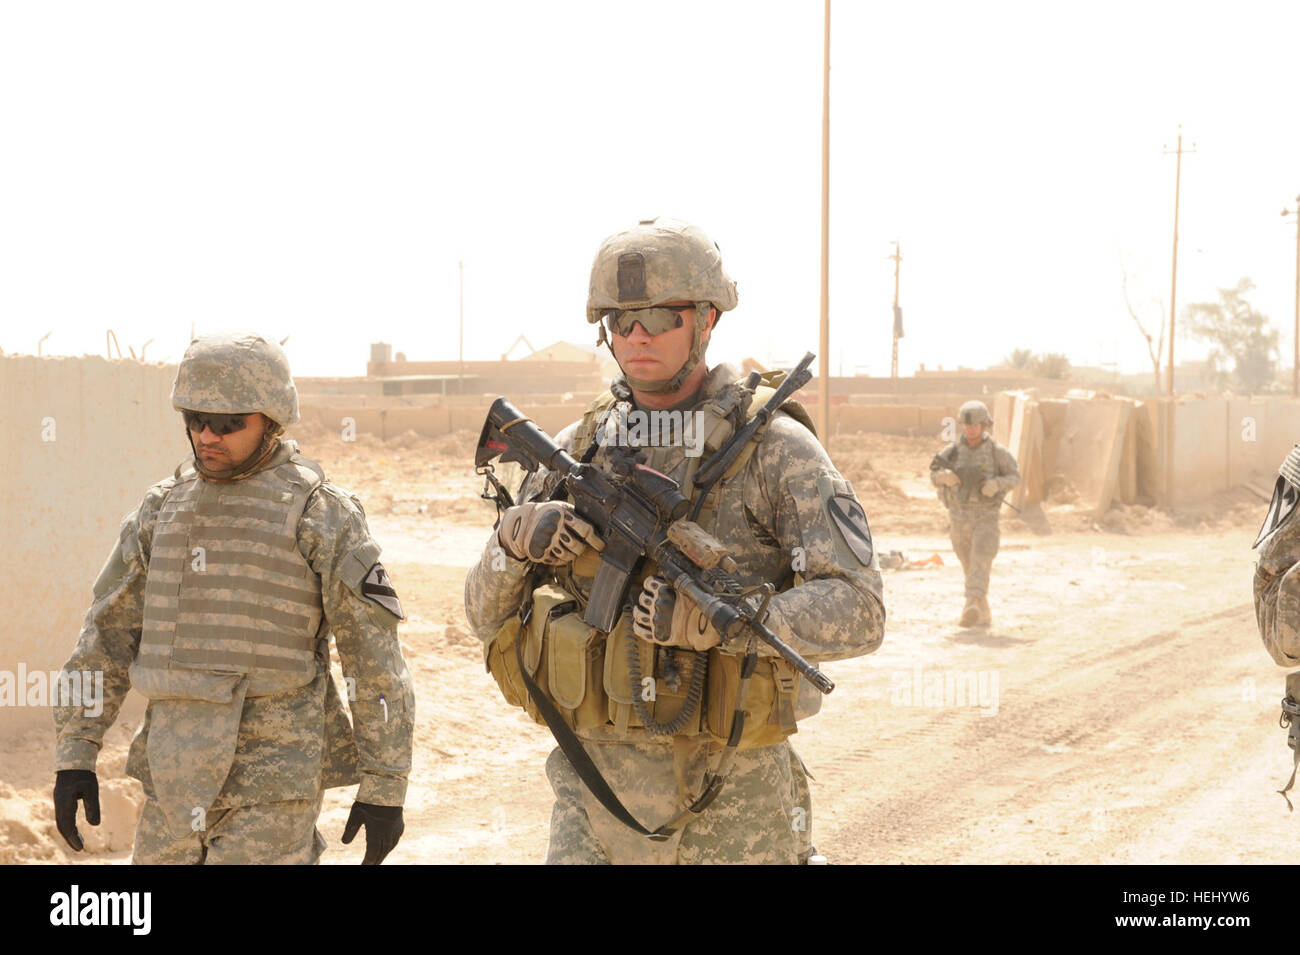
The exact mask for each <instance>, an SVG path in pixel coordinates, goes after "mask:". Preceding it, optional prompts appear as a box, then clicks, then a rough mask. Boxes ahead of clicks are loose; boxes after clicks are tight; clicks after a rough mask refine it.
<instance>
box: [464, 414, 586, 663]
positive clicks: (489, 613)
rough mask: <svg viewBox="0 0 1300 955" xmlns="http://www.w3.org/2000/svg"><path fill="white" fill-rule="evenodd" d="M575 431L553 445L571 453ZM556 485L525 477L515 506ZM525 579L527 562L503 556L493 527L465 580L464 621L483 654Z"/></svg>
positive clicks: (514, 606) (545, 476) (541, 472)
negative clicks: (472, 632)
mask: <svg viewBox="0 0 1300 955" xmlns="http://www.w3.org/2000/svg"><path fill="white" fill-rule="evenodd" d="M576 430H577V424H576V423H575V424H572V425H569V426H568V427H567V428H565V429H564V430H563V431H561V432H560V433H559V434H558V435H556V437H555V442H556V443H557V444H558V445H560V447H562V448H564V449H565V450H566V451H570V452H571V451H572V450H573V435H574V433H575V431H576ZM503 476H504V475H503ZM557 481H558V475H556V474H554V473H552V472H550V471H548V470H547V469H546V468H539V469H538V470H536V471H534V472H533V473H531V474H525V476H524V479H523V480H522V481H521V482H520V484H519V488H518V490H517V491H516V492H515V493H514V499H515V503H516V504H525V503H527V502H528V501H534V500H537V499H538V498H541V497H545V496H547V495H549V493H550V492H551V491H552V490H554V488H555V484H556V483H557ZM503 483H508V482H503ZM527 577H528V562H527V561H523V560H516V559H515V558H514V557H511V556H510V555H509V554H507V553H506V551H505V548H503V547H502V546H501V545H500V543H499V542H498V541H497V532H496V528H495V527H494V528H493V529H492V533H490V534H489V535H488V539H487V542H486V543H485V544H484V545H483V553H482V555H481V556H480V557H479V561H478V563H477V564H475V565H474V566H473V567H472V568H470V571H469V573H468V574H467V575H466V576H465V619H466V620H468V621H469V625H470V629H472V630H473V631H474V635H475V636H476V637H478V638H479V640H480V641H481V642H482V644H483V646H484V649H485V650H486V648H487V647H488V646H489V645H490V644H491V643H492V638H493V637H495V636H496V633H497V631H498V630H500V629H501V626H502V624H504V623H505V622H506V621H507V620H509V619H510V618H511V617H512V616H514V615H515V614H516V613H518V612H519V605H520V604H521V603H523V601H524V596H525V594H524V591H525V589H526V588H527Z"/></svg>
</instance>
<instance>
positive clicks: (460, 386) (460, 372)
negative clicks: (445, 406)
mask: <svg viewBox="0 0 1300 955" xmlns="http://www.w3.org/2000/svg"><path fill="white" fill-rule="evenodd" d="M456 268H457V269H458V270H459V271H460V352H459V353H458V354H457V356H456V394H458V395H463V394H464V393H465V263H464V262H463V261H462V262H457V263H456Z"/></svg>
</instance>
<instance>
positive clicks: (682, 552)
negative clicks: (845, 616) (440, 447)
mask: <svg viewBox="0 0 1300 955" xmlns="http://www.w3.org/2000/svg"><path fill="white" fill-rule="evenodd" d="M812 359H813V356H812V354H808V355H805V356H804V359H803V361H801V362H800V363H799V365H798V366H797V367H796V368H795V370H794V371H793V372H791V374H790V375H789V377H787V378H786V379H785V381H783V382H782V383H781V385H780V386H779V387H778V388H777V390H776V394H774V395H772V397H771V399H769V400H768V401H767V402H766V403H765V404H764V405H763V407H762V408H761V409H759V412H758V414H757V415H755V416H754V418H752V419H751V420H750V421H748V422H747V423H746V424H745V426H744V427H743V428H740V429H739V430H737V432H736V433H735V435H734V436H733V437H732V439H731V440H730V441H729V442H728V443H727V444H726V445H725V446H724V447H723V448H721V449H719V450H718V452H717V453H716V454H715V455H714V457H713V458H711V459H710V460H709V461H708V462H706V463H705V464H704V465H703V466H702V467H701V468H700V471H699V474H698V475H697V477H696V483H697V484H699V485H700V486H701V489H700V494H701V495H702V494H703V493H706V492H707V487H708V485H710V484H711V483H712V482H714V481H716V480H717V479H718V478H719V477H720V476H721V475H722V474H723V473H724V472H725V471H726V469H727V467H728V465H730V464H731V462H732V461H734V460H735V458H736V457H737V456H738V455H739V454H740V452H741V451H742V450H743V449H744V446H745V444H746V443H747V442H748V441H749V440H750V439H751V438H752V437H753V435H754V433H755V432H756V431H757V430H758V429H759V428H762V427H765V426H766V425H767V423H768V421H770V419H771V417H772V415H773V414H775V413H776V411H777V410H778V409H779V408H780V407H781V405H782V404H784V403H785V401H787V400H788V399H789V397H790V396H791V395H792V394H793V393H794V392H795V391H797V390H798V389H799V388H801V387H803V385H804V384H805V383H806V382H807V381H808V379H809V378H811V377H812V376H811V373H810V372H809V371H808V365H809V364H811V363H812ZM757 384H758V374H757V373H753V374H751V375H750V377H749V379H748V380H747V381H746V386H747V387H748V388H749V389H750V390H751V392H752V390H753V388H754V387H756V386H757ZM610 450H611V452H612V458H611V464H612V466H613V470H614V474H613V475H612V476H610V475H606V474H605V473H604V472H602V471H601V470H599V469H598V468H596V467H595V466H594V465H592V464H589V463H583V462H580V461H578V460H576V459H575V458H574V457H573V456H572V455H571V454H569V453H568V452H567V451H565V450H564V449H563V448H561V447H560V446H559V445H558V444H556V443H555V441H554V440H553V439H552V438H551V437H550V436H549V435H548V434H546V432H545V431H543V430H541V429H540V428H539V427H537V425H536V424H534V423H533V421H532V420H531V419H530V418H528V417H527V416H526V415H524V414H523V413H522V412H521V411H519V409H517V408H516V407H515V406H514V405H513V404H511V403H510V401H509V400H507V399H506V398H498V399H497V400H496V401H494V402H493V403H492V407H491V408H490V409H489V410H488V416H487V421H485V422H484V424H483V432H482V434H481V435H480V436H479V443H478V448H477V449H476V451H475V453H474V467H475V470H476V471H478V473H480V474H483V475H484V476H485V477H486V478H487V480H488V481H489V482H491V483H492V484H493V485H494V486H495V487H496V490H497V496H496V498H492V499H494V500H497V502H498V507H503V506H509V503H510V497H509V493H508V492H507V491H506V489H505V488H504V486H502V485H501V483H500V482H499V481H498V480H497V479H496V477H495V476H494V475H493V474H492V464H491V462H492V461H493V460H494V459H495V458H497V457H498V456H500V458H501V462H502V463H503V464H504V463H509V462H517V463H518V464H520V465H522V466H523V467H524V468H525V469H526V470H528V471H530V472H531V471H536V470H537V469H538V468H539V467H543V466H544V467H546V468H548V469H549V470H551V471H554V472H556V473H558V474H560V475H561V477H560V486H561V487H562V488H563V490H565V491H566V492H567V493H568V495H569V497H570V498H572V500H573V507H574V510H575V511H576V512H577V514H578V516H579V517H581V518H582V519H583V520H585V521H587V522H588V523H589V524H591V525H592V526H593V527H594V528H595V529H596V532H597V533H598V534H599V535H600V537H601V539H602V540H603V541H604V542H605V547H604V549H603V550H602V551H601V552H600V568H599V569H598V570H597V572H596V578H595V581H594V582H593V584H592V588H591V597H590V599H589V600H588V602H587V608H586V610H585V611H584V613H583V620H584V622H586V623H587V625H588V626H592V627H595V628H596V629H598V630H602V631H604V632H606V633H608V632H609V631H611V630H612V629H613V628H614V624H615V622H616V621H617V620H618V616H619V613H620V612H621V609H622V606H623V600H624V592H625V591H626V589H627V586H628V581H629V580H630V579H631V578H632V575H633V574H634V573H635V572H636V569H637V566H638V564H639V563H640V562H641V560H642V559H643V558H646V557H648V558H650V559H651V560H653V561H654V562H655V564H656V565H657V566H658V568H659V573H660V574H661V575H662V576H664V577H665V578H667V579H668V580H669V581H670V582H671V583H672V585H673V587H674V588H675V589H676V590H677V592H678V593H679V594H681V595H682V596H684V597H686V598H688V599H690V600H692V601H694V602H695V604H696V605H697V606H698V607H699V608H700V610H701V611H702V612H703V613H704V616H705V617H707V618H708V620H709V622H710V623H711V624H712V625H713V627H714V629H715V630H717V632H718V634H719V635H720V636H721V637H722V639H723V641H725V642H730V641H732V640H736V639H741V638H744V637H748V638H750V639H751V641H752V639H754V638H757V639H759V640H762V641H763V642H764V643H766V644H767V645H768V646H770V647H772V648H773V649H774V650H776V652H777V653H779V654H780V655H781V656H782V657H783V658H784V659H785V660H786V661H788V662H789V663H790V665H791V666H793V667H794V668H795V669H796V670H798V671H799V673H800V674H801V675H802V676H803V677H804V678H805V679H807V680H808V682H809V683H811V684H812V685H813V686H815V687H816V688H817V689H818V690H820V691H821V692H822V693H830V692H831V690H833V689H834V688H835V684H834V683H832V682H831V680H830V679H828V678H827V677H826V675H825V674H823V673H822V672H821V671H820V670H818V669H817V668H816V667H815V666H813V665H812V664H811V663H809V662H808V661H807V660H805V659H804V658H803V657H802V656H800V655H799V653H798V652H796V651H795V650H794V649H793V648H792V647H790V646H789V645H788V644H786V643H785V642H784V641H783V640H781V638H780V637H778V636H777V635H776V634H775V633H773V632H772V631H771V630H769V629H768V628H767V627H766V626H765V625H764V624H763V619H764V617H765V616H766V611H767V603H768V601H769V600H770V599H771V597H772V594H773V592H774V591H773V587H772V585H771V584H770V583H765V584H763V585H761V586H759V587H755V588H749V589H746V588H744V587H743V586H741V584H740V582H739V581H738V580H736V578H735V577H734V574H735V570H736V565H735V562H734V560H732V558H731V557H730V556H729V555H728V553H727V551H726V548H724V547H723V546H722V544H721V543H720V542H719V541H718V540H717V539H716V538H714V537H713V536H712V535H710V534H709V533H708V532H707V531H705V530H704V529H703V528H701V527H700V526H699V525H698V524H696V523H695V522H694V521H692V520H689V519H688V518H687V512H688V511H689V509H690V502H689V501H688V500H687V498H686V497H685V495H683V494H682V492H681V488H680V487H679V486H678V485H677V482H676V481H674V480H672V479H671V478H670V477H668V476H667V475H664V474H661V473H659V472H658V471H656V470H654V469H653V468H649V467H646V465H645V464H643V463H641V461H642V460H643V459H644V455H640V454H638V452H637V450H636V449H635V448H628V447H612V448H611V449H610ZM557 490H558V488H557ZM485 496H489V497H490V495H485Z"/></svg>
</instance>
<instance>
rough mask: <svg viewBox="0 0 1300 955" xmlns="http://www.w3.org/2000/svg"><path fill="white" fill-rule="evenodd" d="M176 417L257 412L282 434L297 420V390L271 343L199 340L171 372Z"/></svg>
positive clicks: (228, 337)
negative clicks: (181, 413)
mask: <svg viewBox="0 0 1300 955" xmlns="http://www.w3.org/2000/svg"><path fill="white" fill-rule="evenodd" d="M172 407H173V408H175V409H176V410H177V411H184V410H189V411H208V412H212V413H214V414H247V413H249V412H253V411H260V412H261V413H262V414H264V415H266V416H267V417H268V418H270V419H271V420H272V421H274V422H275V423H276V424H278V425H279V426H280V427H281V428H287V427H288V426H289V425H291V424H293V423H294V422H296V421H297V420H298V389H297V388H295V387H294V384H293V377H292V375H290V374H289V359H288V358H287V357H286V356H285V354H284V350H283V349H282V348H281V347H280V346H279V345H277V344H276V343H275V342H273V341H268V340H267V339H265V338H263V337H262V336H261V335H256V334H253V333H249V332H228V333H224V334H216V335H204V336H200V337H199V338H196V339H194V341H192V342H190V347H189V348H187V349H186V350H185V357H184V358H182V359H181V364H180V367H179V368H178V369H176V383H175V384H174V385H172Z"/></svg>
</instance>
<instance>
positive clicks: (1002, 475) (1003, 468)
mask: <svg viewBox="0 0 1300 955" xmlns="http://www.w3.org/2000/svg"><path fill="white" fill-rule="evenodd" d="M993 463H994V464H995V465H996V466H997V469H998V477H997V481H998V488H999V490H1002V491H1009V490H1011V489H1012V488H1013V487H1015V486H1016V485H1017V484H1019V483H1020V468H1019V467H1017V466H1016V459H1015V457H1014V456H1013V455H1012V453H1011V452H1010V451H1008V450H1007V449H1006V448H1003V447H998V446H994V448H993Z"/></svg>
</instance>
